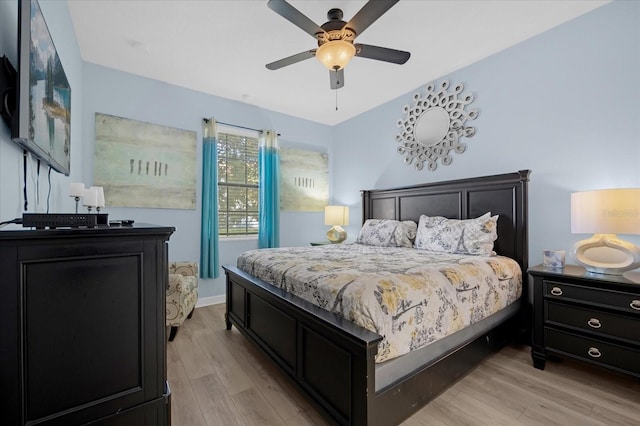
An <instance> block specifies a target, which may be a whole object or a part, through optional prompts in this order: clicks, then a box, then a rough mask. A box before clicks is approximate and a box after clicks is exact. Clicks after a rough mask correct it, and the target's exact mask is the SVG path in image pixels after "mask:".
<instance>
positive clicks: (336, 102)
mask: <svg viewBox="0 0 640 426" xmlns="http://www.w3.org/2000/svg"><path fill="white" fill-rule="evenodd" d="M337 110H338V89H336V111H337Z"/></svg>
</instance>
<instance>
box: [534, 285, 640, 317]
mask: <svg viewBox="0 0 640 426" xmlns="http://www.w3.org/2000/svg"><path fill="white" fill-rule="evenodd" d="M543 284H544V297H545V298H546V299H548V300H551V299H558V300H572V301H578V302H581V303H587V304H590V305H594V306H602V307H606V308H610V309H617V310H621V311H624V312H631V313H635V314H638V315H639V316H640V296H639V295H637V294H632V293H624V292H621V291H612V290H609V289H604V288H603V289H600V288H593V287H585V286H581V285H575V284H567V283H562V282H558V281H553V280H544V281H543Z"/></svg>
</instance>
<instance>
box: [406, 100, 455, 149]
mask: <svg viewBox="0 0 640 426" xmlns="http://www.w3.org/2000/svg"><path fill="white" fill-rule="evenodd" d="M448 131H449V114H448V113H447V111H446V110H445V109H444V108H442V107H432V108H429V109H428V110H426V111H424V112H423V113H422V114H421V115H420V117H419V118H418V122H417V123H416V126H415V130H414V137H415V139H416V142H418V143H419V144H420V145H422V146H426V147H430V146H434V145H436V144H437V143H438V142H440V141H441V140H442V138H444V137H445V135H446V134H447V132H448Z"/></svg>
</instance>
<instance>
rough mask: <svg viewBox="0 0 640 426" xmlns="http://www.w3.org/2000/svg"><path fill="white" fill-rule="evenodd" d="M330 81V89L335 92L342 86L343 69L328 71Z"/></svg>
mask: <svg viewBox="0 0 640 426" xmlns="http://www.w3.org/2000/svg"><path fill="white" fill-rule="evenodd" d="M329 78H330V79H331V88H332V89H334V90H337V89H339V88H341V87H342V86H344V68H343V69H341V70H338V71H329Z"/></svg>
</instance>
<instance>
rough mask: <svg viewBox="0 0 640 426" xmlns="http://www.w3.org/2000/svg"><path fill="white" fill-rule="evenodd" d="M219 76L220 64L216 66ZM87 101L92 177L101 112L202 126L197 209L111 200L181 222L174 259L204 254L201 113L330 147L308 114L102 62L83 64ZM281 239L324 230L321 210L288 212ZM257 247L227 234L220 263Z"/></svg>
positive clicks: (114, 214)
mask: <svg viewBox="0 0 640 426" xmlns="http://www.w3.org/2000/svg"><path fill="white" fill-rule="evenodd" d="M211 78H215V70H212V72H211ZM84 79H85V91H84V105H83V106H84V108H83V111H82V115H83V118H82V121H83V123H84V131H83V134H82V140H83V141H86V142H87V147H86V149H85V152H84V154H85V155H84V162H83V173H82V174H83V176H84V182H85V183H86V184H91V183H92V181H93V156H94V149H93V148H94V146H93V141H95V113H96V112H100V113H104V114H111V115H115V116H119V117H126V118H130V119H134V120H140V121H145V122H150V123H157V124H161V125H163V126H169V127H175V128H179V129H186V130H193V131H196V132H197V133H198V145H197V146H198V148H197V164H195V165H194V166H195V167H197V173H196V176H197V182H196V186H197V203H196V209H195V210H176V209H140V208H108V209H107V210H106V211H107V212H108V213H109V217H110V218H116V219H118V218H129V219H134V220H135V221H137V222H146V223H154V224H160V225H168V226H175V228H176V232H175V233H174V234H173V235H172V236H171V239H170V241H169V258H170V260H199V259H200V208H201V201H202V200H201V191H202V190H201V188H202V181H201V174H202V147H201V144H200V142H201V139H202V132H201V119H202V118H203V117H212V116H213V117H215V118H216V120H218V121H222V122H226V123H232V124H236V125H240V126H245V127H250V128H254V129H276V130H277V131H278V132H279V133H280V137H279V142H280V145H281V146H295V147H297V148H306V149H310V150H315V151H325V152H327V151H328V150H329V145H330V142H331V128H330V127H329V126H325V125H322V124H318V123H313V122H310V121H307V120H302V119H299V118H294V117H291V116H288V115H284V114H279V113H275V112H273V111H268V110H265V109H262V108H258V107H256V106H253V105H249V104H245V103H241V102H236V101H231V100H228V99H224V98H220V97H217V96H212V95H208V94H204V93H201V92H195V91H193V90H189V89H184V88H181V87H177V86H173V85H170V84H166V83H163V82H160V81H156V80H151V79H148V78H143V77H139V76H136V75H132V74H128V73H124V72H121V71H117V70H114V69H110V68H105V67H102V66H98V65H95V64H90V63H85V66H84ZM281 222H282V225H281V236H280V241H281V245H282V246H299V245H308V244H309V241H313V240H317V239H319V238H322V236H323V234H324V232H326V230H325V229H324V228H325V227H324V224H323V220H322V214H321V213H308V212H303V213H300V212H282V214H281ZM252 248H257V240H256V239H242V240H229V239H221V241H220V263H221V264H235V262H236V257H237V256H238V255H239V254H240V253H242V252H243V251H246V250H249V249H252ZM199 293H200V297H209V296H218V295H222V294H224V279H223V274H222V273H221V277H220V278H218V279H215V280H211V279H205V280H200V284H199Z"/></svg>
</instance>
